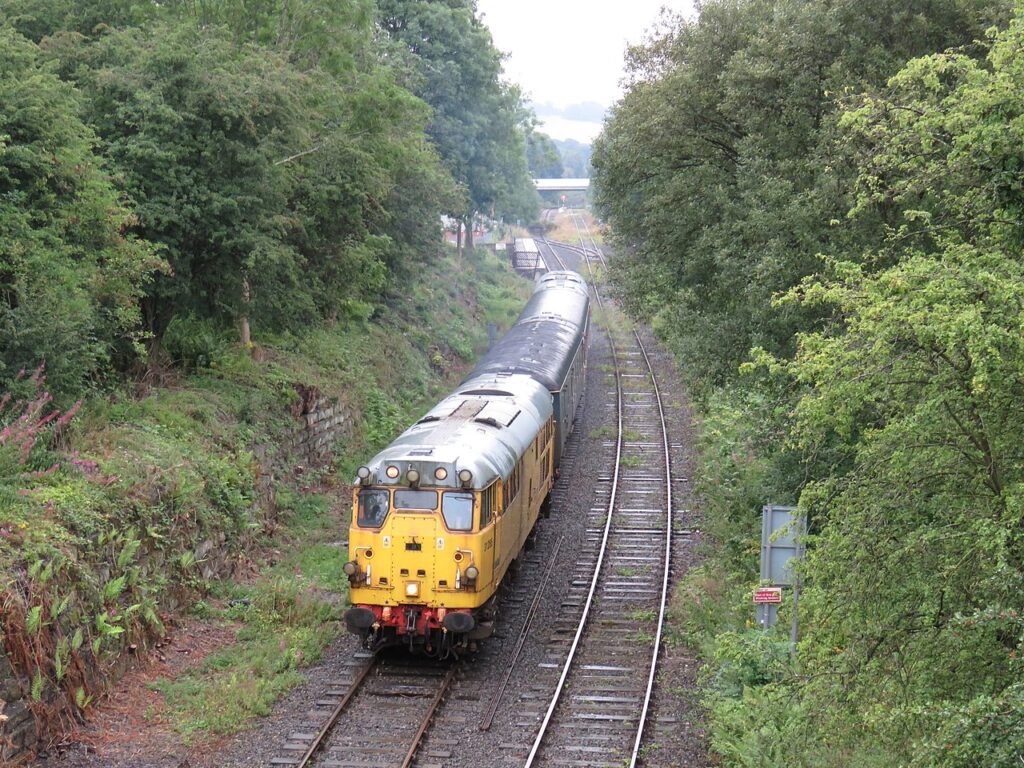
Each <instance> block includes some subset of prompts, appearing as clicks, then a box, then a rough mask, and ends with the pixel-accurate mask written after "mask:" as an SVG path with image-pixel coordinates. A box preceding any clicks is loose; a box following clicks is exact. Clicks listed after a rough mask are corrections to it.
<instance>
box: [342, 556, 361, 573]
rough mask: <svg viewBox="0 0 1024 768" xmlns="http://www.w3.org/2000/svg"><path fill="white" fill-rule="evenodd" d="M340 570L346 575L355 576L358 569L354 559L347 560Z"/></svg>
mask: <svg viewBox="0 0 1024 768" xmlns="http://www.w3.org/2000/svg"><path fill="white" fill-rule="evenodd" d="M341 570H343V571H344V572H345V575H346V576H355V575H356V571H358V570H359V565H358V564H357V563H356V561H355V560H349V561H348V562H347V563H345V564H344V565H343V566H341Z"/></svg>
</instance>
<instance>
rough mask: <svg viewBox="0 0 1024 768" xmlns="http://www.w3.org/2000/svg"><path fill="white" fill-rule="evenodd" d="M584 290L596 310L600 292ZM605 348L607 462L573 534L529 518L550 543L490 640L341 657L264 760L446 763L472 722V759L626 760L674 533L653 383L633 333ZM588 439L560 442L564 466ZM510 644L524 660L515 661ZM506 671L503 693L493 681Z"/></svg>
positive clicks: (581, 262)
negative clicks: (450, 658)
mask: <svg viewBox="0 0 1024 768" xmlns="http://www.w3.org/2000/svg"><path fill="white" fill-rule="evenodd" d="M580 238H581V242H580V245H573V246H568V245H566V244H562V243H558V244H552V243H548V242H547V241H543V240H541V243H542V252H543V255H544V257H545V259H549V260H550V261H549V265H550V266H556V265H557V268H574V269H576V270H578V271H581V272H583V273H584V274H586V272H587V270H588V268H589V267H590V264H591V262H592V261H593V262H594V263H596V264H600V263H601V262H602V256H601V254H600V251H599V249H597V248H595V247H594V245H593V242H592V241H591V242H590V243H588V242H587V240H586V232H585V229H584V228H583V227H581V228H580ZM590 277H591V282H592V284H593V282H594V281H593V273H591V275H590ZM595 290H596V288H595ZM597 299H598V301H599V303H600V304H602V306H603V304H604V299H603V297H601V296H600V294H598V295H597ZM608 345H609V348H610V353H609V354H610V359H608V361H609V364H608V366H607V368H608V374H607V375H606V382H607V384H608V385H609V392H608V393H607V395H606V396H605V397H601V398H600V399H601V400H606V401H608V400H610V401H611V402H614V403H615V409H614V410H615V419H614V422H615V423H614V428H611V429H609V428H607V427H602V428H601V429H600V430H599V431H598V434H597V435H595V433H594V432H593V431H592V432H591V434H590V438H591V439H592V440H593V438H594V437H595V436H596V437H599V443H600V445H599V450H600V451H601V453H602V454H603V455H604V456H605V461H604V462H603V465H604V466H607V467H609V469H608V470H607V471H603V470H602V471H600V473H599V476H597V477H593V476H588V478H587V479H585V480H583V482H588V481H590V482H593V484H594V486H595V490H594V492H593V494H592V495H591V504H590V508H589V509H588V510H587V511H586V526H585V534H584V536H583V541H582V542H580V541H574V542H573V544H572V546H569V544H568V543H566V545H565V546H564V547H563V546H562V538H561V536H559V531H556V530H553V529H552V528H550V527H548V528H547V530H544V528H545V526H544V523H545V522H546V521H543V520H542V521H541V523H542V525H541V529H542V530H541V538H543V539H544V540H545V542H550V545H549V544H548V543H545V544H544V545H543V546H542V547H541V549H542V550H543V556H541V553H539V552H538V551H536V550H535V551H530V552H525V553H524V555H523V557H522V558H521V560H522V562H521V568H520V573H519V575H518V577H517V578H516V579H515V580H514V581H512V583H511V584H510V588H509V590H508V593H507V594H506V595H505V596H504V597H503V599H502V603H501V604H502V609H501V611H502V619H501V621H502V624H503V626H502V628H501V629H500V630H499V636H496V637H495V638H492V640H491V641H490V642H488V643H485V644H483V646H482V648H481V650H480V651H479V653H477V654H475V655H474V656H473V657H472V658H471V659H470V660H469V662H468V663H466V662H463V663H460V664H458V665H455V666H453V667H451V668H447V667H438V666H437V665H436V664H433V665H428V666H426V667H425V666H423V665H420V664H418V663H416V662H415V660H411V659H409V658H401V659H398V660H396V659H393V658H392V659H390V660H388V659H375V658H369V657H367V656H357V657H356V658H353V659H352V660H351V664H350V666H348V667H347V668H346V671H345V673H344V674H343V675H342V674H339V679H338V680H337V681H335V682H336V684H335V685H334V686H333V687H332V688H331V689H330V690H328V691H327V692H325V694H324V695H323V696H322V697H321V699H320V700H319V701H318V702H317V705H316V707H315V711H314V712H311V713H310V714H309V716H308V723H307V724H303V726H302V727H301V728H299V729H298V730H296V731H295V732H293V733H291V734H290V738H289V742H288V744H287V745H286V748H285V749H283V750H282V751H281V757H279V758H276V759H275V760H274V761H273V762H272V764H273V765H276V766H300V767H302V766H307V765H317V766H330V767H331V768H343V767H344V768H370V767H371V766H373V768H377V767H380V766H399V765H401V766H409V765H415V766H418V768H441V766H457V765H461V764H464V761H465V756H466V754H467V751H466V741H467V736H468V733H469V732H470V731H475V732H476V733H477V734H478V737H476V738H473V739H470V742H471V743H476V744H479V745H483V749H484V752H483V753H479V757H480V758H483V759H484V761H485V762H488V763H491V764H495V765H509V766H513V765H516V766H522V765H524V764H525V765H526V766H532V765H559V766H593V767H595V768H596V767H598V766H609V768H611V766H615V767H616V768H621V767H622V766H623V765H629V766H634V765H636V764H637V763H638V761H639V760H640V755H641V751H640V750H641V746H642V745H643V743H644V738H645V736H644V734H645V733H648V738H649V739H650V738H654V737H651V736H650V733H651V728H649V727H648V726H647V719H648V712H649V704H650V700H651V692H652V689H653V683H654V677H655V670H656V662H657V658H658V654H659V642H660V636H661V629H662V622H663V617H664V609H665V602H666V595H667V584H668V565H669V552H670V544H671V542H672V539H673V533H672V523H671V519H670V510H671V509H672V500H671V493H672V489H671V482H670V473H671V464H670V460H669V453H668V446H667V445H666V439H667V438H666V430H665V427H664V424H663V417H662V415H661V403H660V393H659V392H658V390H657V381H656V380H655V378H654V375H653V373H652V371H651V366H650V362H649V360H648V359H647V355H646V350H645V349H644V347H643V344H642V341H641V337H640V336H639V335H637V334H635V333H632V332H630V333H625V332H623V331H621V330H620V331H617V332H612V331H611V330H609V333H608ZM599 364H600V361H598V360H592V361H591V365H599ZM608 407H609V409H610V406H608ZM606 423H607V420H606ZM586 437H587V435H582V436H580V435H578V434H576V435H574V436H573V439H571V440H570V444H569V446H568V449H567V453H566V455H565V456H564V458H563V466H562V471H563V474H565V475H567V474H569V473H570V471H571V467H572V465H573V462H574V460H575V455H576V452H577V450H578V449H579V446H578V445H577V444H578V443H579V442H580V440H581V438H586ZM575 482H576V483H579V482H580V479H577V480H576V481H575ZM575 488H576V489H577V490H576V493H577V494H578V490H579V486H578V485H577V486H575ZM570 490H571V489H570V486H569V484H568V483H564V482H563V483H559V484H556V486H555V489H554V491H553V498H552V502H553V504H552V507H553V509H555V510H556V513H555V516H556V517H557V516H558V514H559V513H558V510H565V508H566V507H567V506H568V502H567V500H566V499H567V497H570V496H571V493H570ZM576 504H577V506H576V509H577V510H579V502H578V501H577V502H576ZM584 506H586V505H585V504H584ZM562 514H573V515H578V514H580V511H574V512H565V511H563V512H562ZM551 522H553V523H554V522H555V521H554V520H552V521H551ZM682 535H683V536H686V535H687V532H685V531H684V532H682ZM578 538H579V537H577V539H578ZM676 538H677V539H678V538H679V534H676ZM559 549H562V550H563V552H562V554H561V555H559ZM565 551H570V552H572V555H570V556H569V557H567V556H566V554H565ZM566 580H567V581H568V582H569V583H568V585H563V586H560V587H559V589H557V590H555V591H554V593H556V594H560V595H561V598H560V600H557V601H556V602H557V603H558V604H560V607H559V610H558V615H557V618H556V619H555V620H554V623H551V622H550V621H548V622H547V623H540V622H536V623H535V622H534V621H533V619H534V617H535V616H536V613H537V608H538V605H541V606H543V603H544V602H545V601H544V598H543V597H542V596H543V595H550V594H552V587H551V583H550V582H558V581H561V582H565V581H566ZM545 637H546V640H545ZM503 646H504V647H503ZM524 646H525V647H526V652H525V653H524V655H527V656H528V657H529V666H527V665H526V664H525V663H524V662H522V661H520V660H519V652H520V650H522V649H523V648H524ZM531 646H532V647H533V650H532V651H531V650H530V649H531ZM537 646H541V648H540V649H539V653H538V648H537ZM509 648H511V649H512V650H511V651H509V650H508V649H509ZM538 661H539V669H538V667H537V666H536V664H537V662H538ZM431 667H432V668H431ZM510 679H511V681H512V686H510V687H513V688H514V693H512V694H509V693H508V692H507V691H506V688H505V686H506V684H508V683H509V680H510ZM495 713H497V714H498V715H499V719H502V721H503V723H504V724H505V725H506V726H508V725H512V726H514V728H515V730H516V731H517V732H518V733H520V734H523V737H522V740H520V738H519V737H518V736H517V737H514V738H511V739H510V736H509V732H508V731H507V729H506V730H505V731H504V734H503V735H501V736H499V737H498V738H494V737H490V738H491V739H492V741H487V739H488V734H487V733H485V732H486V731H488V729H489V728H490V727H491V722H492V720H493V719H494V717H495ZM321 732H323V735H322V736H321V735H320V733H321ZM534 734H535V738H534V740H533V742H532V743H530V742H529V741H528V739H530V737H531V735H534ZM314 742H317V743H316V744H315V745H314ZM306 753H308V756H307V754H306Z"/></svg>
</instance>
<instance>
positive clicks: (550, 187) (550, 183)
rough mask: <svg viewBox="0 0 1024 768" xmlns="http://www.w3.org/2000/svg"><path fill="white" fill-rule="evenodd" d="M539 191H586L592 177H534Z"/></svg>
mask: <svg viewBox="0 0 1024 768" xmlns="http://www.w3.org/2000/svg"><path fill="white" fill-rule="evenodd" d="M533 184H534V186H535V187H537V191H538V192H586V191H587V190H588V189H590V179H534V180H533Z"/></svg>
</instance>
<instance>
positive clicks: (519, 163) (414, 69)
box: [378, 0, 538, 230]
mask: <svg viewBox="0 0 1024 768" xmlns="http://www.w3.org/2000/svg"><path fill="white" fill-rule="evenodd" d="M378 5H379V23H380V26H381V28H382V29H383V31H384V32H385V33H386V34H387V35H388V36H389V37H390V39H391V40H392V41H393V42H394V43H396V44H397V45H398V46H400V47H399V48H398V49H397V50H398V51H400V52H401V53H400V54H399V55H400V56H401V57H404V58H405V60H406V62H407V63H406V64H404V65H403V66H404V71H405V73H406V81H405V84H406V85H407V87H409V88H410V90H412V92H413V93H415V94H416V95H417V96H419V97H420V98H422V99H423V100H424V101H426V102H427V104H429V105H430V108H431V118H430V122H429V124H428V126H427V133H428V135H429V136H430V139H431V141H432V142H433V143H434V145H435V146H436V147H437V149H438V152H439V153H440V155H441V158H442V160H443V162H444V164H445V166H446V167H447V168H448V170H449V172H450V173H451V175H452V176H453V177H454V178H455V180H456V182H457V183H458V184H459V185H460V187H461V188H462V191H463V193H464V201H463V202H462V203H461V204H460V205H458V206H456V207H455V208H453V209H452V210H451V211H450V212H451V213H452V214H453V215H455V216H456V217H458V218H459V219H460V220H461V221H462V222H463V223H464V224H469V223H470V222H471V221H472V219H473V217H474V215H475V214H476V213H477V212H485V213H488V214H491V213H493V214H495V215H498V214H502V213H504V214H508V215H512V216H522V215H523V214H526V213H535V212H536V208H537V205H538V203H537V197H536V193H535V192H533V190H532V185H531V184H530V177H529V172H528V169H527V165H526V138H525V137H526V134H527V130H528V129H527V126H528V124H529V115H528V113H527V112H526V110H525V109H524V108H523V107H522V104H521V98H520V94H519V92H518V90H517V89H515V88H514V87H511V86H509V85H507V84H505V83H503V82H502V80H501V55H500V54H499V53H498V51H497V50H496V49H495V48H494V44H493V42H492V40H491V35H490V32H489V31H488V30H487V28H486V27H485V26H484V25H483V23H482V22H481V21H480V19H479V18H478V17H477V15H476V7H475V3H474V2H472V0H447V1H446V2H442V1H441V0H382V2H380V3H379V4H378ZM470 230H471V228H470Z"/></svg>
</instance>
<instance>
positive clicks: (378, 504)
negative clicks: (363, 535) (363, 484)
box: [357, 488, 391, 528]
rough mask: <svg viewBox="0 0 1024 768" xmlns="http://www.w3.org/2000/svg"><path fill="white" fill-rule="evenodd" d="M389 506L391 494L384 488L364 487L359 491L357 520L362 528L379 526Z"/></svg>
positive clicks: (382, 523) (382, 522) (386, 514)
mask: <svg viewBox="0 0 1024 768" xmlns="http://www.w3.org/2000/svg"><path fill="white" fill-rule="evenodd" d="M390 508H391V494H390V492H389V491H386V490H384V489H380V488H377V489H374V488H364V489H363V490H361V491H360V492H359V514H358V516H357V520H358V522H359V525H360V527H362V528H380V527H381V526H382V525H384V518H386V517H387V516H388V510H389V509H390Z"/></svg>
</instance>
